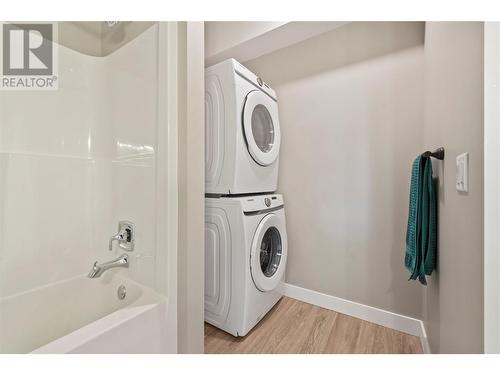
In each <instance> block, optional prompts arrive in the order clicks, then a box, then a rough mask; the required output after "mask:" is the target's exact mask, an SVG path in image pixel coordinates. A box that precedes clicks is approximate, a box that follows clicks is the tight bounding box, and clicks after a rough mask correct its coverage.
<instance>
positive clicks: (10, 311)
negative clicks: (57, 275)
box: [0, 271, 167, 353]
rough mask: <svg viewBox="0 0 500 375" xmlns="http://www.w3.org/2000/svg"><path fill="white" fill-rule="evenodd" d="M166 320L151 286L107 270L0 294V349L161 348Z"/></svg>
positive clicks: (149, 350) (161, 302)
mask: <svg viewBox="0 0 500 375" xmlns="http://www.w3.org/2000/svg"><path fill="white" fill-rule="evenodd" d="M120 285H124V286H125V288H126V290H127V294H126V296H125V298H124V299H123V300H120V299H119V298H118V294H117V290H118V287H119V286H120ZM166 319H167V301H166V298H164V297H163V296H161V295H159V294H157V293H155V292H154V291H153V290H151V289H149V288H147V287H144V286H142V285H140V284H137V283H135V282H133V281H131V280H129V279H126V278H123V277H120V276H119V275H118V274H116V273H113V271H111V272H109V273H108V274H104V275H103V276H102V277H101V278H97V279H89V278H87V277H85V276H81V277H77V278H73V279H70V280H65V281H63V282H59V283H56V284H52V285H49V286H45V287H42V288H37V289H34V290H30V291H28V292H25V293H21V294H18V295H14V296H10V297H6V298H2V299H0V353H29V352H32V353H165V352H166V347H167V332H166V327H167V325H166Z"/></svg>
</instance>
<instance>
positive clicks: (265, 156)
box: [243, 90, 281, 166]
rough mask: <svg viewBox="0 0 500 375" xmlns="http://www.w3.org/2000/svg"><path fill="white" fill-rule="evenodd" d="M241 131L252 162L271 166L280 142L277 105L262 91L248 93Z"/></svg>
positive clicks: (277, 153) (276, 156)
mask: <svg viewBox="0 0 500 375" xmlns="http://www.w3.org/2000/svg"><path fill="white" fill-rule="evenodd" d="M243 130H244V133H245V139H246V143H247V147H248V152H249V153H250V155H251V156H252V158H253V160H255V162H256V163H258V164H260V165H262V166H267V165H271V164H273V163H274V162H275V161H276V159H277V158H278V155H279V149H280V141H281V133H280V125H279V121H278V103H277V102H276V101H275V100H274V99H272V98H271V97H269V96H268V95H266V94H265V93H263V92H262V91H259V90H254V91H250V93H249V94H248V95H247V97H246V99H245V105H244V108H243Z"/></svg>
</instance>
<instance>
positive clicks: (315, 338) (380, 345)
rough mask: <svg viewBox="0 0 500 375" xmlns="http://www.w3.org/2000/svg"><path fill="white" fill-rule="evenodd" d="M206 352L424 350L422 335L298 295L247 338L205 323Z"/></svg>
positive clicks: (284, 301)
mask: <svg viewBox="0 0 500 375" xmlns="http://www.w3.org/2000/svg"><path fill="white" fill-rule="evenodd" d="M205 353H210V354H215V353H300V354H302V353H303V354H305V353H344V354H349V353H359V354H370V353H373V354H379V353H380V354H382V353H385V354H411V353H422V347H421V345H420V339H419V338H418V337H416V336H411V335H408V334H405V333H402V332H399V331H395V330H393V329H390V328H386V327H382V326H379V325H376V324H373V323H369V322H366V321H364V320H360V319H356V318H353V317H350V316H347V315H344V314H340V313H337V312H335V311H331V310H327V309H323V308H321V307H317V306H314V305H310V304H307V303H304V302H301V301H297V300H295V299H292V298H288V297H283V298H282V299H281V301H280V302H279V303H278V304H276V306H274V308H273V309H272V310H271V311H270V312H269V313H268V314H267V315H266V316H265V317H264V319H262V321H260V322H259V324H258V325H257V326H256V327H254V329H253V330H252V331H250V333H248V334H247V335H246V336H245V337H238V338H237V337H234V336H232V335H230V334H228V333H226V332H224V331H221V330H220V329H218V328H215V327H213V326H211V325H209V324H206V323H205Z"/></svg>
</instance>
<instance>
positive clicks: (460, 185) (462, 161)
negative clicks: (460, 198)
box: [456, 152, 469, 192]
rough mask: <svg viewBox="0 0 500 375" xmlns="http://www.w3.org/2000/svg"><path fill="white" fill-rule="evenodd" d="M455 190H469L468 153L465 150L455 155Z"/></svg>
mask: <svg viewBox="0 0 500 375" xmlns="http://www.w3.org/2000/svg"><path fill="white" fill-rule="evenodd" d="M456 187H457V191H462V192H468V191H469V153H468V152H465V153H463V154H460V155H458V156H457V176H456Z"/></svg>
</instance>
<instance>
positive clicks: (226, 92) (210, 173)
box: [205, 59, 287, 336]
mask: <svg viewBox="0 0 500 375" xmlns="http://www.w3.org/2000/svg"><path fill="white" fill-rule="evenodd" d="M205 137H206V154H205V168H206V171H205V173H206V177H205V192H206V198H205V203H206V204H205V208H206V210H205V321H206V322H208V323H210V324H212V325H214V326H216V327H218V328H220V329H222V330H224V331H226V332H228V333H230V334H232V335H234V336H245V335H246V334H247V333H248V332H249V331H250V330H251V329H252V328H253V327H254V326H255V325H256V324H257V323H258V322H259V321H260V320H261V319H262V317H264V315H265V314H266V313H267V312H268V311H269V310H270V309H271V308H272V307H273V306H274V305H275V304H276V302H278V301H279V299H280V298H281V296H282V295H281V293H280V291H279V290H278V289H279V285H280V282H281V281H282V279H283V277H284V272H285V266H286V258H287V235H286V227H285V211H284V205H283V198H282V196H281V195H280V194H275V193H274V192H275V191H276V187H277V182H278V156H279V148H280V137H281V135H280V127H279V121H278V100H277V97H276V93H275V92H274V90H273V89H272V88H271V87H269V86H268V85H267V84H266V83H265V82H263V81H262V79H261V78H260V77H257V76H256V75H255V74H253V73H252V72H250V71H249V70H248V69H247V68H245V67H244V66H243V65H241V64H240V63H238V62H237V61H236V60H234V59H229V60H226V61H223V62H221V63H219V64H217V65H214V66H212V67H209V68H207V69H206V70H205Z"/></svg>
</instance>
